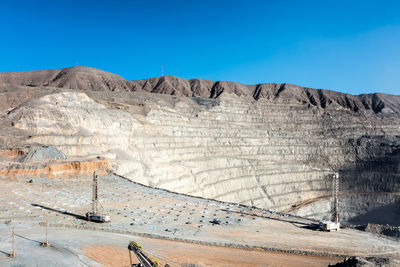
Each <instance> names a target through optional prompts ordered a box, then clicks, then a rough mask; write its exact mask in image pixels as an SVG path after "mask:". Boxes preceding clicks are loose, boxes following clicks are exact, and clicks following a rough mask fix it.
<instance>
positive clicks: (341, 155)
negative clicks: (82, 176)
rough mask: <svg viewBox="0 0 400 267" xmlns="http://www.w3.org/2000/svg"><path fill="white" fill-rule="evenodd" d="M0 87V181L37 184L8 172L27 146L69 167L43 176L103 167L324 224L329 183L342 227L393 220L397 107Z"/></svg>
mask: <svg viewBox="0 0 400 267" xmlns="http://www.w3.org/2000/svg"><path fill="white" fill-rule="evenodd" d="M60 73H65V74H63V75H61V78H60V77H59V76H60V75H59V74H60ZM92 73H93V74H92ZM57 77H58V78H57ZM63 77H64V78H63ZM0 81H1V83H3V85H2V86H0V89H1V90H0V96H1V98H0V99H1V101H0V104H1V107H0V110H1V112H2V113H1V115H0V126H1V127H2V131H1V132H0V145H1V147H2V149H3V150H2V151H3V152H2V151H0V159H2V160H3V161H2V165H1V166H2V172H0V174H2V175H3V176H7V175H19V174H24V175H25V174H27V173H31V174H32V175H37V173H38V172H34V171H32V172H29V171H26V170H27V169H29V170H32V169H35V168H39V167H38V166H35V165H27V163H24V164H25V165H24V164H23V163H19V165H18V168H17V167H16V164H17V163H15V162H21V161H18V158H19V157H21V156H23V155H22V154H24V153H26V152H24V151H25V150H27V149H28V148H27V147H28V146H29V147H37V146H51V147H54V148H56V149H57V150H58V151H60V153H63V154H64V155H66V156H67V159H63V161H62V162H59V161H60V159H54V160H51V159H50V160H48V161H47V162H44V163H42V165H43V164H45V165H46V164H47V165H46V168H44V167H43V166H40V168H42V169H43V170H47V169H49V170H54V169H56V170H57V171H53V172H51V176H52V177H53V176H57V175H61V176H62V175H64V174H65V172H67V171H68V172H69V173H76V172H75V171H71V168H73V166H76V168H79V172H78V173H85V172H86V173H90V172H91V171H93V170H94V169H95V168H98V167H99V166H108V167H110V168H112V169H113V170H114V171H115V172H116V173H118V174H120V175H123V176H126V177H129V178H130V179H132V180H134V181H137V182H140V183H143V184H146V185H152V186H156V187H160V188H164V189H168V190H171V191H176V192H180V193H185V194H190V195H196V196H202V197H206V198H213V199H217V200H223V201H229V202H235V203H242V204H247V205H254V206H257V207H262V208H267V209H271V210H276V211H287V212H292V213H294V214H300V215H303V216H309V217H313V218H323V217H327V216H329V212H330V196H331V177H332V176H331V174H332V173H333V172H339V173H340V177H341V180H340V190H341V200H340V201H341V203H340V205H341V215H342V218H343V219H344V220H346V221H348V222H354V223H366V222H370V223H389V224H394V225H398V222H399V221H400V214H399V213H398V209H399V208H400V174H399V169H400V113H399V108H400V104H399V103H400V96H390V95H383V94H371V95H360V96H352V95H347V94H342V93H337V92H333V91H327V90H315V89H309V88H303V87H299V86H295V85H288V84H282V85H278V84H261V85H251V86H250V85H242V84H238V83H232V82H212V81H207V80H197V79H194V80H184V79H179V78H175V77H161V78H154V79H147V80H140V81H126V80H124V79H123V78H121V77H119V76H117V75H113V74H109V73H107V72H103V71H98V70H94V69H88V68H82V67H78V68H70V69H64V70H57V71H39V72H29V75H25V74H24V72H20V73H9V74H0ZM76 89H79V90H80V91H79V92H77V90H76ZM149 92H152V93H149ZM185 96H190V97H185ZM199 96H201V97H199ZM18 148H21V149H18ZM35 149H36V148H35ZM28 150H29V149H28ZM28 153H29V152H28ZM2 155H3V156H2ZM1 156H2V157H1ZM68 161H69V162H68ZM71 162H74V164H75V163H76V164H75V165H74V164H71ZM56 163H57V164H58V165H57V167H54V165H55V164H56ZM60 164H61V165H62V164H65V168H64V169H63V167H62V166H61V165H60ZM71 166H72V167H71ZM11 169H12V171H10V170H11ZM18 173H19V174H18ZM40 174H41V175H43V171H41V172H40ZM383 211H384V212H383Z"/></svg>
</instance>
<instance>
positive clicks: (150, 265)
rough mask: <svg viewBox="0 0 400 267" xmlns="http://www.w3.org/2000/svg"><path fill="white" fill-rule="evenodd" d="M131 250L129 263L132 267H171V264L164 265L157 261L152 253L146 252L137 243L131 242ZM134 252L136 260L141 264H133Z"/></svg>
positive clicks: (129, 246)
mask: <svg viewBox="0 0 400 267" xmlns="http://www.w3.org/2000/svg"><path fill="white" fill-rule="evenodd" d="M128 250H129V261H130V266H131V267H169V264H165V265H163V264H162V263H160V262H159V261H158V260H157V259H155V258H154V257H153V256H152V255H151V254H150V253H148V252H147V251H145V250H144V249H143V248H142V247H141V246H140V245H139V244H138V243H136V242H135V241H130V242H129V245H128ZM132 252H133V253H134V254H135V256H136V258H137V259H138V260H139V262H140V263H138V264H132Z"/></svg>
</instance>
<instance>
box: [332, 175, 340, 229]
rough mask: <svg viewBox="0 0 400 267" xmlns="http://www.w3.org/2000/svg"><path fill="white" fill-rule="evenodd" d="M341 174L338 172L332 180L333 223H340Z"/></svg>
mask: <svg viewBox="0 0 400 267" xmlns="http://www.w3.org/2000/svg"><path fill="white" fill-rule="evenodd" d="M338 194H339V173H338V172H336V173H335V174H334V175H333V179H332V195H333V211H332V222H334V223H338V222H339V197H338Z"/></svg>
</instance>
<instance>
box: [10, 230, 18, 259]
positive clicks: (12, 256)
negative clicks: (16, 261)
mask: <svg viewBox="0 0 400 267" xmlns="http://www.w3.org/2000/svg"><path fill="white" fill-rule="evenodd" d="M11 236H12V252H11V254H10V255H9V256H10V258H15V257H16V256H17V254H15V227H13V228H12V234H11Z"/></svg>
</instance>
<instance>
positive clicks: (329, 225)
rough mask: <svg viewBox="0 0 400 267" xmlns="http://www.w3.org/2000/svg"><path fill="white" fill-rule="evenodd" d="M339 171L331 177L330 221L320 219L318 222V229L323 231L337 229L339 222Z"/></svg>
mask: <svg viewBox="0 0 400 267" xmlns="http://www.w3.org/2000/svg"><path fill="white" fill-rule="evenodd" d="M338 193H339V173H338V172H336V173H334V174H333V177H332V197H333V207H332V209H333V211H332V220H331V221H321V222H320V223H319V229H321V230H323V231H333V230H336V231H339V229H340V222H339V196H338Z"/></svg>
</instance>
